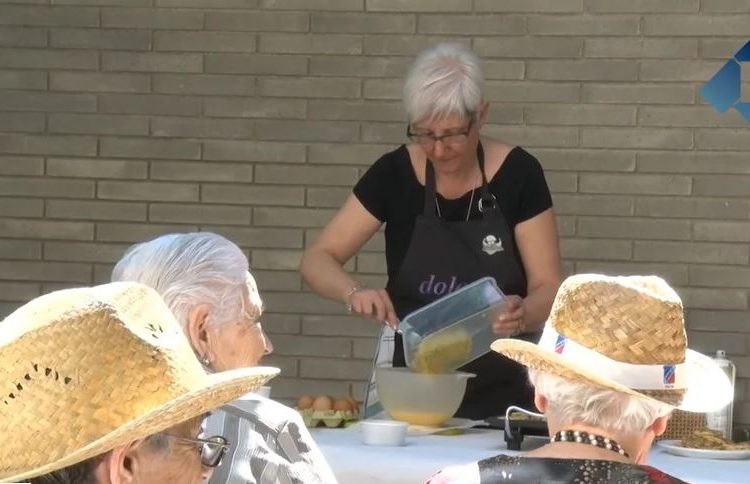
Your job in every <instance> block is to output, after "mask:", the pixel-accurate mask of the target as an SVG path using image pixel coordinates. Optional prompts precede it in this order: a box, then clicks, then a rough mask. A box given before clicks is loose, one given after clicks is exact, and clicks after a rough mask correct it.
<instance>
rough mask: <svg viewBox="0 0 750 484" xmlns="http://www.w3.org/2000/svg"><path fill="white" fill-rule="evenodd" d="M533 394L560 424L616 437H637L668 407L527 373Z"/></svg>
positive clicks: (661, 415)
mask: <svg viewBox="0 0 750 484" xmlns="http://www.w3.org/2000/svg"><path fill="white" fill-rule="evenodd" d="M529 379H530V380H531V383H532V384H533V385H534V388H535V389H536V392H537V393H538V394H539V395H541V396H543V397H545V398H546V399H547V402H548V403H547V406H548V408H547V413H548V414H549V415H550V417H552V418H554V419H555V420H556V421H557V422H558V423H559V424H560V425H563V426H564V425H570V424H574V423H582V424H585V425H590V426H592V427H597V428H600V429H603V430H607V431H609V432H613V433H618V434H639V433H641V432H643V431H644V430H646V429H647V428H648V427H649V426H650V425H651V424H652V423H654V421H655V420H656V419H657V418H659V417H664V416H666V415H669V414H670V413H671V411H672V407H670V406H669V405H667V404H665V403H659V402H655V401H652V400H646V399H643V398H639V397H636V396H634V395H628V394H625V393H620V392H616V391H613V390H606V389H603V388H598V387H595V386H592V385H589V384H587V383H579V382H573V381H570V380H567V379H564V378H561V377H559V376H557V375H552V374H550V373H546V372H541V371H534V370H529Z"/></svg>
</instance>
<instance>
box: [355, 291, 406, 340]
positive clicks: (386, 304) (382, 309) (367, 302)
mask: <svg viewBox="0 0 750 484" xmlns="http://www.w3.org/2000/svg"><path fill="white" fill-rule="evenodd" d="M348 299H349V300H348V301H347V304H348V305H349V306H350V307H351V309H352V312H353V313H357V314H361V315H362V316H365V317H368V318H373V319H375V320H376V321H378V322H380V323H383V324H387V325H388V326H390V328H391V329H393V330H395V329H396V327H397V326H398V317H397V316H396V310H395V309H393V303H392V302H391V297H390V296H389V295H388V293H387V292H386V290H385V289H368V288H361V289H357V290H356V291H354V292H353V293H352V294H350V295H349V298H348Z"/></svg>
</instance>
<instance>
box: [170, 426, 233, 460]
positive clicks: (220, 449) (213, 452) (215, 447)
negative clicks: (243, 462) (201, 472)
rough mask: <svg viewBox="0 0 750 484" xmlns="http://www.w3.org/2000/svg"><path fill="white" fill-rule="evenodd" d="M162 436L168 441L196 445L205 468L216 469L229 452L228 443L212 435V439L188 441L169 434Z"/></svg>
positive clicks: (218, 436)
mask: <svg viewBox="0 0 750 484" xmlns="http://www.w3.org/2000/svg"><path fill="white" fill-rule="evenodd" d="M164 435H166V436H167V437H169V438H170V439H175V440H179V441H182V442H190V443H193V444H196V445H197V448H198V453H199V454H200V456H201V464H203V466H205V467H211V468H213V467H218V465H219V464H221V460H222V459H223V458H224V455H225V454H226V453H227V451H228V450H229V441H228V440H227V439H225V438H224V437H222V436H221V435H214V436H213V437H207V438H205V439H190V438H187V437H178V436H176V435H171V434H164Z"/></svg>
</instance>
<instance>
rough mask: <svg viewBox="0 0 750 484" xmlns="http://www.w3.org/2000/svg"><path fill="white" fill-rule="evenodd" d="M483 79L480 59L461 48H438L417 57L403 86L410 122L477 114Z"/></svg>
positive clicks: (466, 49)
mask: <svg viewBox="0 0 750 484" xmlns="http://www.w3.org/2000/svg"><path fill="white" fill-rule="evenodd" d="M483 84H484V77H483V76H482V69H481V67H480V61H479V57H477V55H476V54H474V52H472V51H471V50H470V49H469V48H468V47H466V46H465V45H463V44H457V43H442V44H438V45H436V46H434V47H432V48H430V49H428V50H426V51H424V52H422V53H421V54H419V55H418V56H417V59H416V60H415V61H414V64H413V65H412V67H411V69H410V70H409V73H408V74H407V76H406V82H405V84H404V108H405V109H406V114H407V116H408V117H409V122H419V121H424V120H431V119H442V118H446V117H448V116H451V115H454V114H458V115H460V116H461V117H467V116H471V115H474V114H476V113H477V112H478V111H479V109H480V107H481V105H482V86H483Z"/></svg>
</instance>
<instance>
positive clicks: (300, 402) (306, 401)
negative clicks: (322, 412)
mask: <svg viewBox="0 0 750 484" xmlns="http://www.w3.org/2000/svg"><path fill="white" fill-rule="evenodd" d="M313 400H315V399H314V398H313V397H311V396H310V395H302V396H300V397H299V398H298V399H297V408H298V409H300V410H307V409H308V408H310V407H312V405H313Z"/></svg>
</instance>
